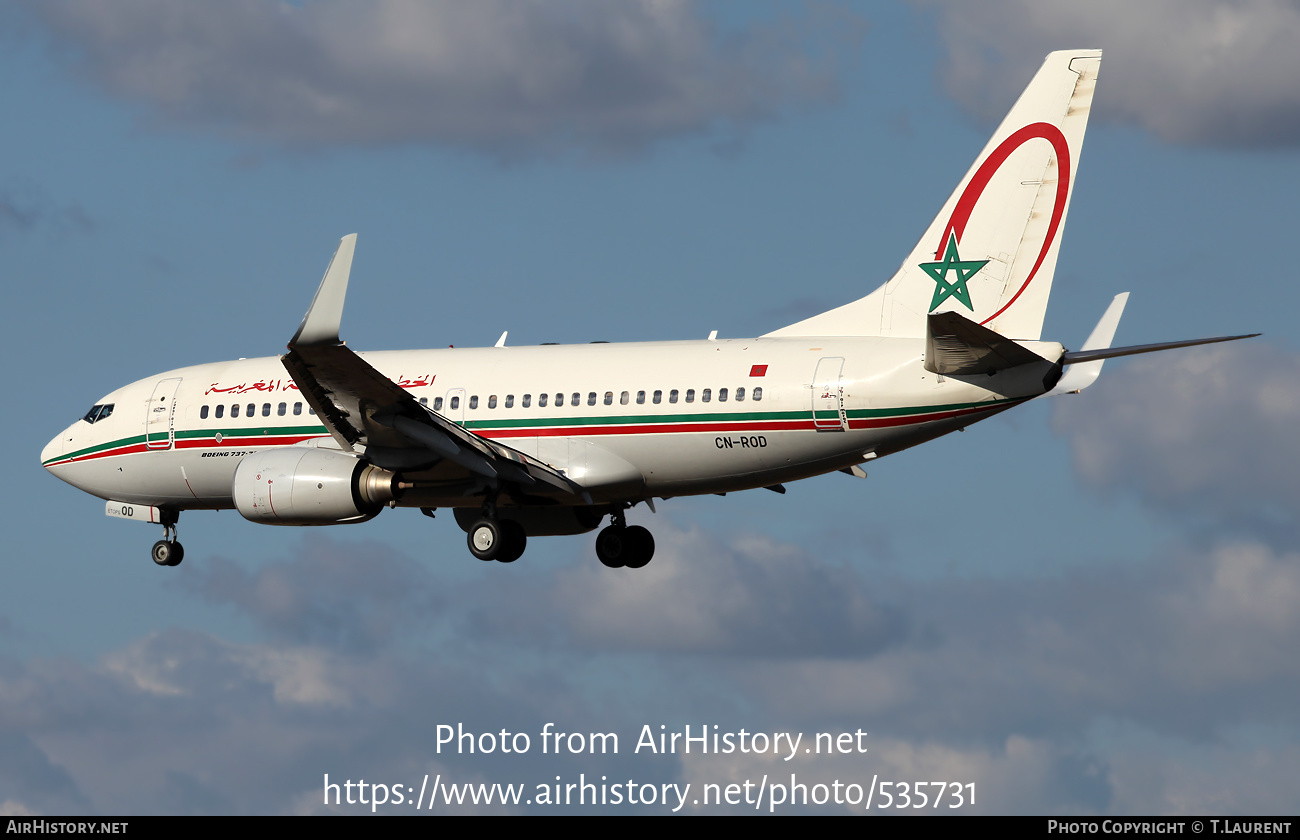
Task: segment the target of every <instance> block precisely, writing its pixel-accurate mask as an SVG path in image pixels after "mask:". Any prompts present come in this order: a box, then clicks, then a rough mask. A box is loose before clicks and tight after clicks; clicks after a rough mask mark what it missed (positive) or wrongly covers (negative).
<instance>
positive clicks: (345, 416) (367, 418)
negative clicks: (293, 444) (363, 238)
mask: <svg viewBox="0 0 1300 840" xmlns="http://www.w3.org/2000/svg"><path fill="white" fill-rule="evenodd" d="M355 246H356V234H350V235H348V236H345V237H343V240H342V242H340V243H339V247H338V250H337V251H336V252H335V254H334V259H333V260H332V261H331V262H330V266H329V269H328V270H327V271H326V272H325V277H324V279H322V280H321V284H320V287H319V288H318V289H317V290H316V296H315V297H314V298H313V299H312V303H311V306H310V307H309V308H308V310H307V314H306V315H305V316H304V317H303V320H302V325H301V326H299V327H298V332H297V333H295V334H294V337H293V338H292V339H291V340H290V341H289V352H288V353H286V354H285V355H284V356H282V357H281V361H282V362H283V363H284V366H285V368H286V369H287V370H288V371H289V375H290V376H292V377H293V380H294V382H295V383H297V385H298V389H299V390H300V391H301V393H302V395H303V398H304V399H305V400H306V401H307V403H308V404H309V405H310V406H311V407H312V408H313V409H315V411H316V414H317V416H319V417H320V418H321V420H322V421H323V422H324V423H325V427H326V428H327V429H329V431H330V434H331V435H333V436H334V439H335V441H337V442H338V444H339V446H340V447H341V448H342V449H344V450H347V451H355V450H356V449H357V448H358V447H364V450H365V456H366V459H367V460H369V461H371V462H372V463H374V464H375V465H376V466H380V467H384V468H386V469H391V470H394V471H401V473H402V476H403V479H404V480H409V481H411V482H413V483H415V484H416V485H417V486H419V485H422V486H425V487H430V488H433V487H437V488H442V489H444V490H451V489H454V488H456V487H459V486H462V485H463V486H464V492H465V493H466V494H468V493H471V492H473V491H474V490H475V489H488V488H493V489H496V490H504V491H506V492H507V493H509V494H510V495H512V496H514V497H516V498H520V499H522V498H537V497H544V498H546V499H548V500H550V501H552V502H559V503H561V504H590V503H591V497H590V496H589V495H588V494H587V493H586V491H584V490H583V489H582V487H581V486H579V485H578V484H576V483H574V482H573V481H571V480H570V479H568V478H567V477H566V476H564V475H563V474H562V473H561V472H559V471H558V470H555V469H553V468H552V467H550V466H548V465H547V464H544V463H542V462H540V461H537V460H536V459H534V458H530V457H528V456H527V455H525V454H523V453H522V452H518V451H516V450H514V449H511V448H510V447H508V446H505V445H503V444H500V443H497V442H496V441H492V440H488V439H487V438H484V437H480V436H479V435H476V434H474V433H473V432H470V431H468V430H466V429H464V428H462V427H460V426H458V425H457V424H455V423H453V422H452V421H450V420H448V419H447V418H446V417H443V416H442V415H440V414H438V413H437V412H434V411H431V410H430V409H428V408H426V407H425V406H423V405H421V404H420V403H419V402H418V401H416V399H415V398H414V397H413V396H411V394H410V393H409V392H407V391H406V390H405V389H403V388H401V387H399V386H397V385H396V384H394V383H393V382H392V380H390V379H389V378H388V377H386V376H384V374H382V373H380V372H379V371H378V370H376V369H375V368H374V367H373V366H371V365H370V364H369V363H367V362H366V360H365V359H363V358H361V356H359V355H357V354H356V353H354V352H352V351H351V350H349V349H348V348H347V347H346V346H344V344H343V342H342V341H341V340H340V339H339V326H340V323H341V321H342V317H343V301H344V298H345V297H346V294H347V284H348V276H349V274H350V273H351V269H352V253H353V249H354V248H355Z"/></svg>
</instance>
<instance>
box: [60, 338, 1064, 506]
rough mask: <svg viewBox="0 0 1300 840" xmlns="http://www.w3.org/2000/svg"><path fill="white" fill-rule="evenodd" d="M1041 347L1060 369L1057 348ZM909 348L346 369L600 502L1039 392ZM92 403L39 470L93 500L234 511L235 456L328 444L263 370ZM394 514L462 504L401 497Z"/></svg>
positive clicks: (678, 490) (841, 346)
mask: <svg viewBox="0 0 1300 840" xmlns="http://www.w3.org/2000/svg"><path fill="white" fill-rule="evenodd" d="M1039 347H1040V348H1041V350H1040V351H1043V352H1044V355H1048V354H1050V355H1048V358H1056V356H1057V355H1060V345H1039ZM922 348H923V342H920V341H919V339H900V338H822V339H809V338H797V339H772V338H755V339H731V341H692V342H654V343H624V345H604V343H597V345H559V346H539V347H486V348H467V350H455V348H450V350H412V351H383V352H367V354H361V355H363V356H364V359H365V360H367V361H368V363H369V364H372V365H374V367H376V368H377V369H380V371H382V372H383V373H385V374H386V376H389V377H390V378H391V380H393V381H394V382H396V384H399V385H400V386H403V387H404V389H407V390H408V391H409V393H411V395H412V397H415V398H416V399H419V400H421V402H422V403H425V404H428V406H429V407H430V408H435V410H437V411H438V412H439V413H442V415H443V416H446V417H448V419H451V420H454V421H455V423H459V424H461V425H464V427H465V428H467V429H471V430H473V432H474V433H477V434H481V436H484V437H490V438H494V440H497V441H499V442H502V443H504V445H507V446H511V447H513V449H516V450H519V451H523V453H524V454H526V455H530V456H534V458H537V459H539V460H542V462H543V463H547V464H550V466H552V467H555V468H556V469H562V471H564V472H565V475H567V476H568V477H571V479H572V480H575V481H576V482H578V484H580V485H582V486H584V488H585V489H586V490H588V492H589V493H590V494H591V498H593V499H594V501H597V502H599V501H637V499H641V498H650V497H672V495H689V494H702V493H723V492H727V490H740V489H748V488H757V486H767V485H774V484H779V482H781V481H790V480H797V479H805V477H809V476H814V475H820V473H826V472H831V471H835V469H842V468H846V467H850V466H854V464H859V463H862V462H863V460H867V459H870V458H874V456H880V455H887V454H889V453H892V451H897V450H901V449H905V447H909V446H913V445H917V443H920V442H923V441H927V440H931V438H933V437H937V436H940V434H944V433H946V432H950V430H953V429H957V428H962V427H966V425H969V424H971V423H975V421H978V420H982V419H984V417H988V416H991V415H992V413H995V412H997V411H1001V410H1005V408H1008V407H1010V406H1011V404H1015V403H1018V402H1021V400H1023V399H1026V398H1032V397H1036V395H1037V394H1041V393H1043V391H1044V390H1045V387H1044V384H1043V381H1041V377H1043V374H1044V371H1036V372H1019V376H1008V373H1009V372H1004V373H1002V374H1001V376H992V377H989V376H975V377H940V376H936V374H933V373H930V372H927V371H924V368H923V359H922ZM101 403H103V404H112V406H113V411H112V413H110V415H109V416H108V417H104V419H101V420H99V421H96V423H87V421H86V420H78V421H77V423H74V424H73V425H70V427H69V428H68V429H66V430H65V432H64V433H62V434H60V436H59V437H56V438H55V440H53V441H51V442H49V445H48V446H47V447H45V450H44V451H43V453H42V463H43V464H44V466H45V467H47V468H48V469H49V471H51V472H53V473H55V475H56V476H59V477H60V479H62V480H65V481H68V482H69V484H73V485H74V486H77V488H81V489H82V490H86V492H88V493H92V494H95V495H99V497H101V498H105V499H116V501H122V502H133V503H139V505H155V506H169V507H173V508H179V510H183V508H225V507H233V499H231V481H233V476H234V472H235V467H237V466H238V463H239V460H240V458H243V456H244V455H247V454H250V453H253V451H257V450H261V449H266V447H278V446H294V445H299V446H302V445H307V446H313V445H315V446H334V442H333V438H331V437H330V436H329V433H328V430H326V429H325V427H324V425H322V424H321V421H320V419H318V417H316V416H315V415H313V412H311V408H309V407H308V406H307V403H305V400H304V399H303V398H302V394H300V393H299V391H298V387H296V385H295V384H294V381H292V378H291V377H290V376H289V374H287V373H286V371H285V368H283V367H282V365H281V363H279V359H278V358H274V356H269V358H261V359H240V360H238V361H225V363H217V364H205V365H196V367H190V368H181V369H177V371H169V372H166V373H160V374H157V376H153V377H149V378H144V380H140V381H138V382H134V384H131V385H127V386H125V387H122V389H118V390H116V391H113V393H112V394H108V395H107V397H104V398H103V400H101ZM543 403H545V404H543ZM814 412H815V413H816V416H814ZM402 503H404V505H412V506H448V507H456V506H467V505H477V503H478V502H477V501H476V499H471V498H464V497H463V495H459V494H456V495H454V497H451V498H437V497H430V495H429V494H428V493H424V494H419V493H417V494H415V495H413V497H412V498H406V499H403V501H402Z"/></svg>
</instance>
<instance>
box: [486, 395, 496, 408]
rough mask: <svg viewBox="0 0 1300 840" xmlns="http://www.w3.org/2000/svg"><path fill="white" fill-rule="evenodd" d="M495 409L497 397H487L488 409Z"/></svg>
mask: <svg viewBox="0 0 1300 840" xmlns="http://www.w3.org/2000/svg"><path fill="white" fill-rule="evenodd" d="M496 407H497V395H496V394H493V395H492V396H490V397H488V408H496Z"/></svg>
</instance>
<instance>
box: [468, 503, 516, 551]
mask: <svg viewBox="0 0 1300 840" xmlns="http://www.w3.org/2000/svg"><path fill="white" fill-rule="evenodd" d="M465 542H466V543H467V544H468V545H469V553H470V554H473V555H474V556H475V557H477V558H478V559H480V560H483V561H485V562H488V561H492V560H495V561H497V562H498V563H513V562H515V561H516V560H518V559H519V558H520V557H521V556H523V553H524V549H525V548H527V547H528V534H527V533H526V532H525V531H524V526H523V525H520V524H519V523H518V522H515V521H513V520H510V519H497V506H496V501H495V500H494V498H489V499H488V501H487V502H486V503H484V505H483V515H482V516H480V517H479V518H478V520H477V521H476V522H475V523H474V524H473V525H471V526H469V533H468V534H466V535H465Z"/></svg>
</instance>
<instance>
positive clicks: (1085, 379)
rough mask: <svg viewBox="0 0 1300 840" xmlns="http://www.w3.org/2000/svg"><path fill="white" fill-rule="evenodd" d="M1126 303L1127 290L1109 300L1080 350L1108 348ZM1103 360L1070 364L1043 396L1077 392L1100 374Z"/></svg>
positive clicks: (1094, 380) (1113, 338) (1095, 379)
mask: <svg viewBox="0 0 1300 840" xmlns="http://www.w3.org/2000/svg"><path fill="white" fill-rule="evenodd" d="M1126 303H1128V292H1121V293H1120V294H1118V295H1115V298H1114V299H1113V300H1112V301H1111V302H1110V306H1108V307H1106V312H1105V314H1103V315H1102V316H1101V320H1100V321H1098V322H1097V326H1095V327H1093V328H1092V333H1091V334H1090V335H1089V336H1088V340H1087V341H1085V342H1084V343H1083V346H1082V347H1080V348H1079V350H1080V352H1083V351H1087V350H1106V349H1109V348H1110V343H1111V342H1112V341H1114V340H1115V330H1116V329H1117V328H1118V327H1119V319H1120V316H1121V315H1123V314H1124V305H1125V304H1126ZM1105 361H1106V360H1105V359H1098V360H1097V361H1093V362H1081V363H1079V364H1075V365H1070V369H1069V370H1068V371H1066V372H1065V375H1064V376H1062V377H1061V379H1060V381H1059V382H1057V383H1056V387H1055V388H1053V389H1052V390H1050V391H1048V392H1047V393H1046V394H1044V395H1043V396H1045V397H1052V396H1056V395H1057V394H1077V393H1079V392H1080V391H1082V390H1083V389H1084V388H1087V387H1088V386H1089V385H1091V384H1092V383H1094V382H1096V381H1097V377H1098V376H1101V366H1102V364H1104V363H1105Z"/></svg>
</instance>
